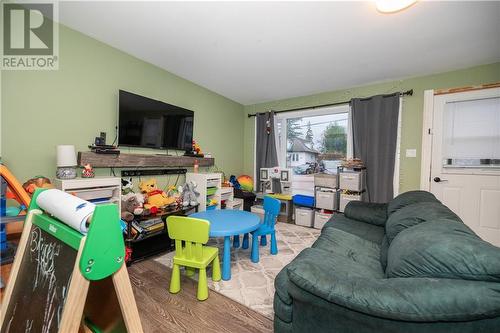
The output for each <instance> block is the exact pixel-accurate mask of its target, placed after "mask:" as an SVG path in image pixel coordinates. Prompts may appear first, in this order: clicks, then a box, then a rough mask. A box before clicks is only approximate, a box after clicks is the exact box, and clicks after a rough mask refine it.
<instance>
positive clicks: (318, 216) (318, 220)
mask: <svg viewBox="0 0 500 333" xmlns="http://www.w3.org/2000/svg"><path fill="white" fill-rule="evenodd" d="M332 216H333V214H327V213H322V212H316V213H314V228H315V229H323V226H324V225H325V223H326V222H328V220H330V219H331V218H332Z"/></svg>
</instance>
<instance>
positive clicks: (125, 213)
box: [121, 196, 149, 222]
mask: <svg viewBox="0 0 500 333" xmlns="http://www.w3.org/2000/svg"><path fill="white" fill-rule="evenodd" d="M140 215H142V216H144V215H149V209H145V208H143V207H142V205H141V203H140V202H139V201H138V200H137V197H135V196H129V197H128V198H125V199H124V198H122V205H121V219H122V220H124V221H126V222H132V221H133V220H134V218H135V216H140Z"/></svg>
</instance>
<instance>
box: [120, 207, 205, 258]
mask: <svg viewBox="0 0 500 333" xmlns="http://www.w3.org/2000/svg"><path fill="white" fill-rule="evenodd" d="M197 211H198V205H196V206H186V207H184V206H178V207H173V208H169V209H162V210H160V211H159V212H158V213H156V214H153V215H148V216H144V217H140V218H136V219H135V220H134V221H132V222H131V223H128V227H127V234H126V239H125V243H126V244H127V247H128V248H129V249H130V250H131V253H130V257H129V258H128V261H127V265H131V264H132V263H134V262H137V261H141V260H143V259H146V258H149V257H151V256H154V255H157V254H160V253H165V252H170V251H171V250H172V247H173V242H172V240H171V239H170V237H169V236H168V230H167V223H166V219H167V217H169V216H172V215H181V216H186V215H189V214H191V213H193V212H197Z"/></svg>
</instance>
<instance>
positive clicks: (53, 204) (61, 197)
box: [36, 189, 95, 235]
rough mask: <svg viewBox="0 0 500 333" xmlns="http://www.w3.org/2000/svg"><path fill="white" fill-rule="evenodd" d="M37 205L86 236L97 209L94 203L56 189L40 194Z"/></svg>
mask: <svg viewBox="0 0 500 333" xmlns="http://www.w3.org/2000/svg"><path fill="white" fill-rule="evenodd" d="M36 203H37V204H38V206H40V208H42V209H43V210H44V211H46V212H47V213H49V214H50V215H53V216H55V217H56V218H57V219H59V220H60V221H62V222H64V223H65V224H67V225H68V226H70V227H71V228H73V229H75V230H77V231H78V232H80V233H82V234H84V235H85V234H86V233H87V231H88V222H90V217H91V215H92V214H93V213H94V209H95V205H94V204H93V203H91V202H88V201H85V200H83V199H80V198H78V197H75V196H74V195H71V194H68V193H66V192H63V191H61V190H56V189H50V190H45V191H43V192H42V193H40V194H39V195H38V197H37V198H36Z"/></svg>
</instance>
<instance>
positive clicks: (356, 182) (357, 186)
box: [339, 171, 365, 192]
mask: <svg viewBox="0 0 500 333" xmlns="http://www.w3.org/2000/svg"><path fill="white" fill-rule="evenodd" d="M364 174H365V173H364V171H342V172H341V173H340V174H339V188H341V189H342V190H350V191H355V192H360V191H362V190H363V189H364V186H365V184H364Z"/></svg>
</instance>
